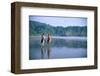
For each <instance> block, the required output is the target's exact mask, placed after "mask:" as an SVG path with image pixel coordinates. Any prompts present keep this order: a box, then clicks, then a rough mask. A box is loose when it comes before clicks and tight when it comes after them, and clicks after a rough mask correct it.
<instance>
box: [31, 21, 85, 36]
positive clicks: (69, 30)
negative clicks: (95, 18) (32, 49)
mask: <svg viewBox="0 0 100 76" xmlns="http://www.w3.org/2000/svg"><path fill="white" fill-rule="evenodd" d="M42 33H45V34H47V33H50V34H52V35H54V36H87V26H68V27H62V26H57V27H55V26H52V25H50V24H46V23H41V22H37V21H29V34H30V35H40V34H42Z"/></svg>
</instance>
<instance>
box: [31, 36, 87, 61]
mask: <svg viewBox="0 0 100 76" xmlns="http://www.w3.org/2000/svg"><path fill="white" fill-rule="evenodd" d="M40 40H41V39H40V37H39V36H30V38H29V60H34V59H61V58H86V57H87V38H86V37H62V36H52V41H51V44H50V45H49V46H48V45H47V43H46V42H45V47H44V48H41V47H40V46H41V43H40Z"/></svg>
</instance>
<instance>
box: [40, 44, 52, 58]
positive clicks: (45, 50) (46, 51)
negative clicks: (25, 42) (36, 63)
mask: <svg viewBox="0 0 100 76" xmlns="http://www.w3.org/2000/svg"><path fill="white" fill-rule="evenodd" d="M50 52H51V48H50V45H47V47H41V59H46V58H47V59H50Z"/></svg>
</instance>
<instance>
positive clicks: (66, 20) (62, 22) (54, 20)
mask: <svg viewBox="0 0 100 76" xmlns="http://www.w3.org/2000/svg"><path fill="white" fill-rule="evenodd" d="M29 20H30V21H38V22H42V23H46V24H50V25H52V26H63V27H67V26H87V18H85V17H58V16H57V17H55V16H29Z"/></svg>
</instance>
